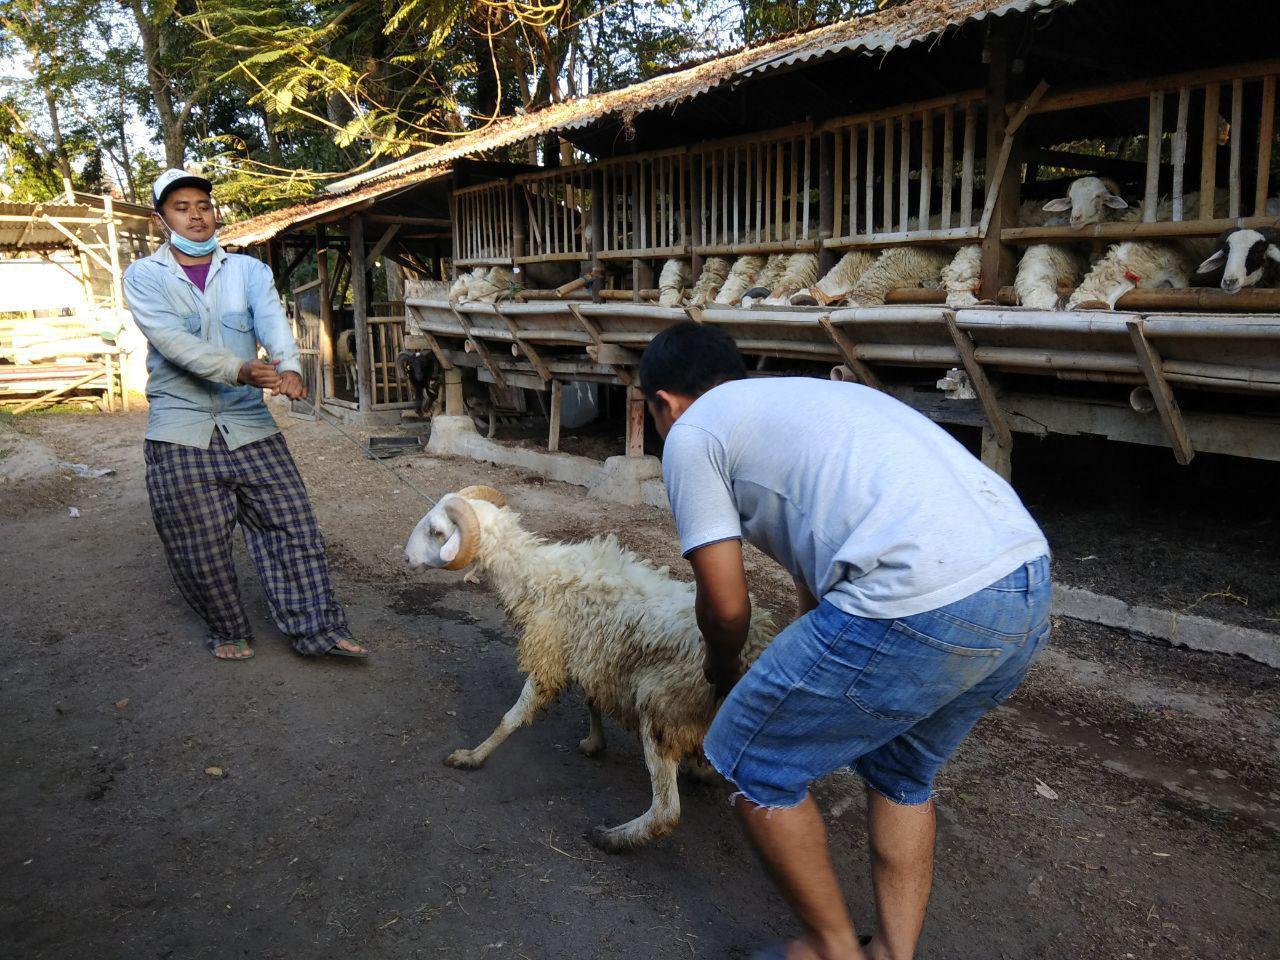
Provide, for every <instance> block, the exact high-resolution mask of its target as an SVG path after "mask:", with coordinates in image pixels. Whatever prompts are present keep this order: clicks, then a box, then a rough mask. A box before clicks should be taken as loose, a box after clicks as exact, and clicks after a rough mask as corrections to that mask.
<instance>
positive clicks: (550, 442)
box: [547, 380, 564, 453]
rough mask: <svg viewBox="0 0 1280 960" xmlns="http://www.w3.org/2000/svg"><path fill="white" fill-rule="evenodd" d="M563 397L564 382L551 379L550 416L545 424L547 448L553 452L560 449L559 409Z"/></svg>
mask: <svg viewBox="0 0 1280 960" xmlns="http://www.w3.org/2000/svg"><path fill="white" fill-rule="evenodd" d="M563 397H564V384H563V383H561V382H560V381H559V380H552V381H551V416H550V417H549V418H548V420H549V422H548V424H547V427H548V429H547V449H548V450H549V451H551V452H552V453H555V452H556V451H557V450H559V449H560V409H561V403H562V401H563Z"/></svg>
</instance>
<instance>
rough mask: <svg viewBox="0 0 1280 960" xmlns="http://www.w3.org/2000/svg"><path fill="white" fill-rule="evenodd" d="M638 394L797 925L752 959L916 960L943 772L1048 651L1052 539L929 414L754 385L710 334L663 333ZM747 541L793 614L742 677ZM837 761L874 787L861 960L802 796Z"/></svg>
mask: <svg viewBox="0 0 1280 960" xmlns="http://www.w3.org/2000/svg"><path fill="white" fill-rule="evenodd" d="M640 379H641V384H642V386H643V389H644V392H645V396H646V399H647V400H648V403H649V409H650V412H651V413H652V415H653V418H654V420H655V421H656V423H657V426H658V432H659V433H661V434H662V435H663V437H664V438H665V439H666V446H665V449H664V451H663V478H664V480H665V483H666V487H667V493H668V495H669V497H670V500H671V507H672V510H673V512H674V514H675V519H676V526H677V528H678V530H679V534H680V546H681V550H682V551H683V553H684V555H685V556H687V557H688V558H689V561H690V563H691V564H692V565H693V572H694V576H695V578H696V580H697V616H698V626H699V627H700V628H701V630H702V635H703V638H704V640H705V643H706V662H705V668H706V674H707V679H708V680H709V681H710V682H711V683H713V684H714V685H715V686H716V688H717V693H719V694H720V695H722V696H723V695H725V694H727V695H728V698H727V699H726V700H725V701H724V703H723V705H722V706H721V707H720V711H719V713H718V714H717V716H716V719H715V722H714V724H713V725H712V727H711V730H710V732H709V733H708V734H707V738H706V742H705V744H704V748H705V750H706V755H707V759H708V760H709V761H710V762H711V763H712V765H713V766H715V768H716V769H717V770H719V771H720V773H721V774H723V775H724V776H725V777H726V778H727V779H728V780H729V781H731V782H732V783H733V785H734V788H735V791H736V792H735V794H734V796H735V798H736V802H735V809H736V810H737V813H738V818H739V820H740V822H741V824H742V827H743V829H744V831H745V832H746V834H747V836H748V837H749V838H750V839H751V841H752V843H753V845H754V846H755V848H756V851H757V852H758V853H759V855H760V857H761V859H762V860H763V862H764V864H765V866H766V867H767V869H768V870H769V872H770V873H771V875H772V876H773V879H774V882H775V883H776V884H777V886H778V888H779V890H780V891H781V892H782V894H783V895H784V896H785V897H786V899H787V901H788V902H789V903H790V905H791V907H792V909H793V910H794V911H795V913H796V916H797V917H798V918H799V920H800V922H801V924H802V925H803V928H804V934H803V936H802V937H801V938H800V939H798V940H795V941H793V942H791V943H789V944H786V945H782V946H778V947H775V948H771V949H769V950H766V951H764V952H762V953H760V954H758V957H759V958H761V960H764V958H776V960H782V958H786V960H862V958H864V957H869V958H871V960H909V958H910V957H912V955H913V954H914V951H915V947H916V943H917V941H918V939H919V936H920V931H921V928H922V926H923V924H924V917H925V907H926V904H927V903H928V899H929V889H930V885H931V883H932V877H933V842H934V811H933V803H932V792H933V780H934V777H935V775H936V774H937V773H938V770H939V769H940V768H941V767H942V766H943V764H945V763H946V761H947V760H948V758H950V757H951V755H952V754H953V753H954V752H955V750H956V748H957V747H958V746H959V745H960V742H961V741H962V740H963V739H964V737H965V735H966V734H968V732H969V731H970V729H972V727H973V725H974V724H975V723H976V722H977V721H978V719H979V718H980V717H981V716H982V715H983V714H984V713H986V712H987V711H988V710H990V709H991V708H992V707H994V706H995V705H996V704H998V703H1000V702H1002V701H1003V700H1004V699H1005V698H1006V697H1008V696H1009V694H1010V693H1012V692H1013V690H1014V688H1015V687H1017V686H1018V684H1019V683H1020V682H1021V680H1022V678H1023V676H1024V675H1025V674H1026V671H1027V667H1028V665H1029V664H1030V662H1031V660H1032V658H1033V657H1034V656H1035V654H1036V652H1037V651H1038V650H1039V649H1040V647H1041V646H1042V645H1043V644H1044V642H1045V639H1046V637H1047V636H1048V631H1049V625H1048V618H1049V561H1048V556H1047V554H1048V545H1047V544H1046V543H1045V539H1044V536H1043V535H1042V534H1041V532H1040V530H1039V528H1038V527H1037V526H1036V524H1035V522H1034V521H1033V520H1032V519H1031V517H1030V516H1029V515H1028V513H1027V511H1026V509H1025V508H1024V507H1023V506H1022V503H1021V502H1020V501H1019V499H1018V497H1017V495H1016V494H1015V493H1014V492H1013V490H1012V488H1011V487H1010V486H1009V485H1008V484H1007V483H1005V482H1004V481H1003V480H1002V479H1001V478H1000V477H998V476H997V475H996V474H994V473H993V472H991V471H990V470H988V469H987V468H986V467H984V466H983V465H982V464H981V463H979V462H978V461H977V460H976V459H975V458H974V457H973V456H971V455H970V454H969V453H968V452H967V451H966V450H965V449H964V448H963V447H962V446H961V445H960V444H959V443H957V442H956V441H955V440H954V439H952V438H951V437H950V436H949V435H948V434H947V433H946V432H945V431H943V430H942V429H941V428H940V427H938V426H937V425H936V424H934V423H932V422H931V421H930V420H928V419H927V418H925V417H924V416H922V415H920V414H918V413H916V412H915V411H914V410H912V409H911V408H909V407H907V406H906V405H905V404H902V403H899V402H898V401H897V400H894V399H893V398H891V397H888V396H886V395H885V394H883V393H879V392H877V391H875V390H871V389H868V388H866V387H863V386H858V385H855V384H848V383H833V382H830V381H824V380H817V379H809V378H770V379H758V380H747V379H746V370H745V368H744V366H743V362H742V359H741V357H740V356H739V355H738V351H737V348H736V346H735V344H734V342H733V340H732V339H731V338H730V337H729V336H728V334H726V333H724V332H723V331H722V330H719V329H717V328H714V327H709V326H702V325H696V324H680V325H677V326H674V327H670V328H668V329H666V330H664V331H663V332H662V333H660V334H659V335H658V336H657V337H655V338H654V339H653V341H652V343H651V344H650V345H649V347H648V349H647V350H645V353H644V356H643V358H642V360H641V363H640ZM744 539H745V540H746V541H748V542H749V543H752V544H754V545H755V546H757V547H759V548H760V549H761V550H763V551H764V552H765V553H766V554H768V555H769V556H771V557H772V558H773V559H774V560H776V561H777V562H778V563H780V564H781V565H782V566H783V567H784V568H785V569H786V570H787V571H788V572H789V573H790V574H791V576H792V577H793V579H794V580H795V585H796V595H797V600H798V611H799V615H798V617H797V619H796V620H795V621H794V622H793V623H792V624H791V625H790V626H789V627H787V628H786V629H785V630H783V631H782V632H781V633H780V634H779V635H778V637H777V639H775V640H774V641H773V643H772V644H771V645H770V646H769V648H768V649H767V650H766V651H765V653H764V654H763V655H762V656H761V657H760V659H759V660H758V661H756V663H755V664H754V665H753V666H752V667H751V669H750V671H748V672H747V673H746V675H745V676H743V677H742V678H741V680H739V676H740V675H741V662H740V659H739V651H740V650H741V649H742V646H743V643H744V641H745V640H746V635H747V624H748V621H749V619H750V612H751V601H750V598H749V597H748V594H747V581H746V574H745V573H744V571H743V563H742V544H741V541H742V540H744ZM730 691H732V692H730ZM846 766H851V767H852V768H853V769H854V771H856V772H857V773H858V775H859V776H860V777H861V778H862V779H863V780H864V781H865V782H866V785H867V787H868V788H869V789H868V801H867V804H868V805H867V819H868V832H869V839H870V848H871V864H872V880H873V883H874V887H875V897H876V916H877V921H878V922H877V927H876V930H875V933H874V935H873V936H872V937H870V938H864V944H863V945H860V944H859V941H858V938H857V937H856V935H855V931H854V928H853V924H852V923H851V921H850V919H849V914H848V911H847V909H846V907H845V902H844V897H843V895H842V893H841V891H840V887H839V884H838V882H837V879H836V875H835V872H834V870H833V868H832V864H831V858H830V854H829V852H828V849H827V838H826V830H825V827H824V824H823V821H822V817H821V814H820V813H819V812H818V809H817V806H816V805H815V804H814V801H813V798H812V797H811V796H810V794H809V784H810V783H812V782H813V781H814V780H817V779H818V778H820V777H823V776H825V775H826V774H828V773H830V772H832V771H833V770H836V769H839V768H841V767H846Z"/></svg>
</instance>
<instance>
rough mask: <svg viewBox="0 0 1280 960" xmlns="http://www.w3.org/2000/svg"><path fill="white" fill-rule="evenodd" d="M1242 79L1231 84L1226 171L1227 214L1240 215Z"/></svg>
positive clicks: (1242, 121) (1242, 128) (1242, 132)
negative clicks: (1228, 146)
mask: <svg viewBox="0 0 1280 960" xmlns="http://www.w3.org/2000/svg"><path fill="white" fill-rule="evenodd" d="M1243 134H1244V81H1243V80H1236V81H1234V82H1233V83H1232V84H1231V161H1230V166H1229V167H1228V173H1227V216H1229V217H1238V216H1240V148H1241V146H1242V142H1243V140H1244V136H1243Z"/></svg>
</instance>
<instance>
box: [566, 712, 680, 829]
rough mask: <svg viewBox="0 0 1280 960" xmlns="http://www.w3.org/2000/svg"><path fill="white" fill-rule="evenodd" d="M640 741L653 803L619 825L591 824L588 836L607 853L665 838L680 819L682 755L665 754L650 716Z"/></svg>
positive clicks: (642, 729) (642, 724)
mask: <svg viewBox="0 0 1280 960" xmlns="http://www.w3.org/2000/svg"><path fill="white" fill-rule="evenodd" d="M640 743H641V745H642V746H643V747H644V762H645V765H646V766H647V767H648V768H649V780H650V782H651V783H652V784H653V802H652V803H651V804H650V806H649V809H648V810H646V811H645V812H644V814H642V815H641V816H639V817H636V818H635V819H634V820H631V821H629V822H627V823H624V824H621V825H620V826H617V827H605V826H597V827H592V828H591V831H590V833H588V834H587V839H588V840H590V841H591V843H592V844H593V845H594V846H597V847H599V848H600V849H601V850H603V851H605V853H622V852H623V851H625V850H634V849H635V848H636V847H639V846H642V845H643V844H646V843H648V842H649V841H650V840H656V839H657V838H658V837H665V836H666V835H667V834H668V833H670V832H671V831H672V830H674V829H675V828H676V824H678V823H679V822H680V789H679V787H678V786H677V784H676V775H677V774H678V773H679V770H680V758H679V757H678V756H672V755H669V754H667V753H665V752H664V751H663V750H662V748H661V747H660V746H659V745H658V741H657V738H656V737H654V735H653V728H652V725H651V724H650V723H649V722H648V720H647V719H645V718H643V717H642V718H641V721H640Z"/></svg>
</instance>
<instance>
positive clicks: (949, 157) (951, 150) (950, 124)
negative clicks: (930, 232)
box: [940, 107, 956, 230]
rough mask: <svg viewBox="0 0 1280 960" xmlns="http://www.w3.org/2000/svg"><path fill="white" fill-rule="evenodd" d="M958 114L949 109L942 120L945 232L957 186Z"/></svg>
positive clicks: (942, 225) (948, 224) (949, 220)
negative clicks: (952, 196)
mask: <svg viewBox="0 0 1280 960" xmlns="http://www.w3.org/2000/svg"><path fill="white" fill-rule="evenodd" d="M955 128H956V112H955V109H954V108H953V107H947V109H946V113H945V115H944V116H943V118H942V222H941V224H940V226H941V227H942V229H943V230H947V229H949V228H950V227H951V193H952V190H953V189H954V188H955V185H956V144H955V139H956V129H955Z"/></svg>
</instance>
